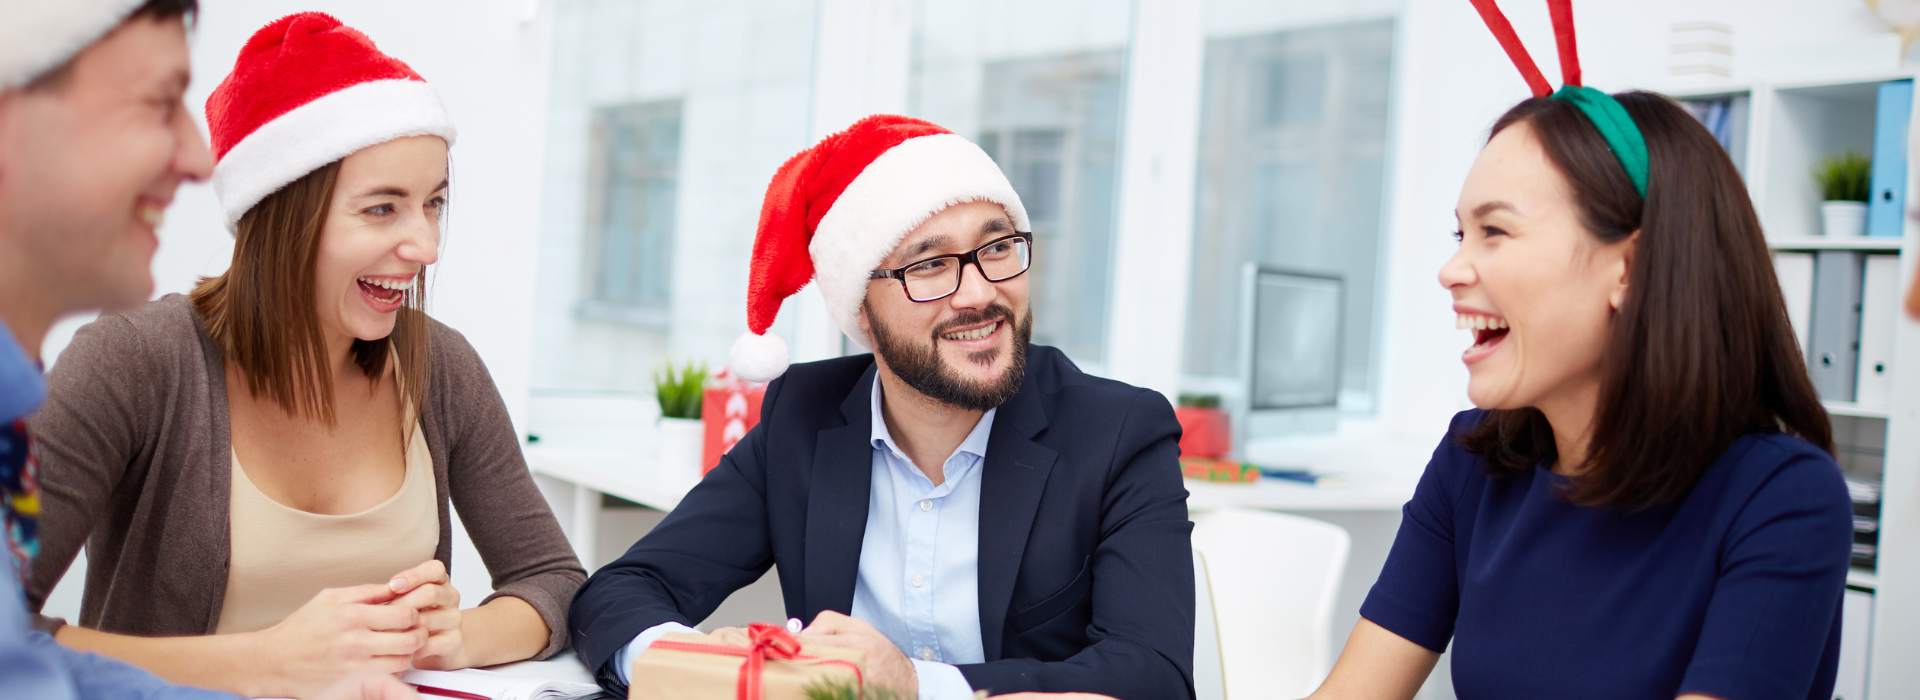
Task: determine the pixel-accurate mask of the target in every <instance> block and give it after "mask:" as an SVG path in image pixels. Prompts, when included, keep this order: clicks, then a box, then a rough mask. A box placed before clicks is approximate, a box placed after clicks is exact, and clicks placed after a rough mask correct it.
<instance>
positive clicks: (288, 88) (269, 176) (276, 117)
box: [207, 12, 454, 233]
mask: <svg viewBox="0 0 1920 700" xmlns="http://www.w3.org/2000/svg"><path fill="white" fill-rule="evenodd" d="M207 128H208V131H209V132H210V134H211V136H212V140H213V157H214V158H215V159H216V160H215V163H214V167H213V190H214V192H215V193H216V194H218V195H219V196H220V208H221V209H222V210H224V213H225V214H226V220H227V231H228V232H229V233H231V232H233V231H235V230H236V229H237V228H238V226H239V224H240V217H241V216H242V215H244V214H246V213H247V210H249V209H252V208H253V206H254V205H256V204H259V203H260V200H262V199H266V198H267V195H270V194H273V193H274V192H277V191H279V190H280V188H282V187H286V186H287V185H289V184H292V183H293V181H294V180H298V179H300V178H302V177H305V176H306V175H307V174H308V173H311V172H313V171H315V170H319V169H320V168H321V167H322V166H325V165H327V164H329V163H332V162H334V161H336V160H340V159H342V158H345V157H347V156H349V155H352V154H353V153H354V152H355V151H358V150H360V149H362V148H366V147H368V146H374V145H378V144H382V143H386V142H388V141H392V140H394V139H400V138H406V137H409V136H438V137H440V138H443V139H446V141H447V145H448V146H452V145H453V137H454V129H453V122H452V120H450V119H448V118H447V110H446V107H444V106H442V105H441V104H440V96H439V95H438V94H437V93H435V92H434V90H433V87H432V86H430V85H428V84H427V81H426V79H425V78H421V77H420V74H419V73H415V72H413V69H412V68H409V67H407V64H405V63H402V62H400V59H397V58H394V57H392V56H388V55H386V54H384V53H381V52H380V49H379V48H378V47H375V46H374V45H373V40H372V39H368V38H367V35H365V34H361V33H360V32H358V31H355V30H354V29H353V28H352V27H349V26H346V25H344V24H341V23H340V20H337V19H334V18H333V17H331V16H329V15H325V14H321V13H319V12H302V13H300V14H296V15H288V16H286V17H282V18H280V19H277V20H274V21H273V23H272V24H268V25H267V26H265V27H261V28H260V31H257V32H254V33H253V38H251V39H248V40H247V45H246V46H245V47H242V48H241V49H240V58H239V59H238V60H236V61H234V64H233V73H232V74H230V75H228V76H227V79H226V80H223V81H221V82H220V87H218V88H215V89H214V91H213V95H211V96H209V97H208V98H207Z"/></svg>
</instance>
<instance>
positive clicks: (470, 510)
mask: <svg viewBox="0 0 1920 700" xmlns="http://www.w3.org/2000/svg"><path fill="white" fill-rule="evenodd" d="M429 323H430V325H431V326H432V329H433V332H432V334H431V337H432V341H431V342H432V344H433V349H432V354H433V358H434V370H433V376H434V380H435V382H436V383H437V384H438V386H429V387H427V391H428V392H431V393H432V395H433V396H432V398H429V399H428V401H429V402H431V403H433V404H435V405H437V406H438V407H439V408H440V414H441V421H442V422H443V424H444V425H445V426H446V428H445V432H446V447H445V449H446V451H447V475H448V479H447V481H448V484H447V493H448V495H449V497H450V498H451V500H452V501H453V507H454V508H455V509H456V510H458V511H459V513H460V522H461V523H463V524H464V525H465V526H466V528H467V535H468V536H469V537H471V538H472V539H473V544H474V547H475V548H476V549H478V550H479V551H480V559H481V561H483V562H484V563H485V564H486V566H487V572H488V573H489V574H491V575H492V578H493V589H494V591H493V595H490V596H487V599H486V600H484V601H481V603H482V604H485V603H486V602H487V601H491V600H493V599H494V598H498V597H500V596H513V597H515V598H519V599H521V600H523V601H526V602H527V604H528V605H531V606H533V609H534V610H535V611H536V612H538V613H540V619H541V620H543V621H545V622H546V623H547V645H546V647H545V648H544V649H541V650H540V653H539V654H537V655H535V656H534V657H533V658H534V659H535V660H538V659H544V658H547V657H549V656H552V655H553V654H554V653H555V652H558V651H560V650H561V649H564V648H566V644H567V639H568V637H567V606H568V605H569V604H571V603H572V602H573V594H574V593H575V592H576V591H578V590H579V589H580V584H581V583H583V582H585V581H586V579H587V574H586V571H585V570H584V569H582V568H581V566H580V561H579V560H578V559H576V558H575V557H574V556H573V549H572V547H571V546H569V545H568V544H567V538H566V535H565V534H563V533H562V532H561V531H560V523H559V521H557V520H555V519H554V517H553V511H552V510H551V509H549V508H548V507H547V501H546V499H545V498H544V497H542V496H541V495H540V489H539V487H537V486H535V485H534V483H533V474H532V473H531V472H529V471H528V470H527V461H526V458H525V456H524V455H523V454H522V453H521V451H520V440H519V438H518V436H516V435H515V434H514V431H513V422H512V420H510V419H509V417H508V416H507V406H506V403H505V402H504V401H502V400H501V398H500V391H499V389H497V388H495V387H494V384H493V377H492V376H491V375H489V374H488V373H487V367H486V364H485V363H483V362H481V360H480V356H479V354H478V353H475V352H474V350H473V346H472V345H469V344H468V343H467V341H466V338H464V337H462V336H461V335H460V333H459V332H457V331H455V330H453V329H451V328H448V327H447V326H445V325H442V324H440V323H438V322H431V321H430V322H429Z"/></svg>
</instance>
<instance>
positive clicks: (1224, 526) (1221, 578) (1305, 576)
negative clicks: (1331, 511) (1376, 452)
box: [1193, 508, 1351, 698]
mask: <svg viewBox="0 0 1920 700" xmlns="http://www.w3.org/2000/svg"><path fill="white" fill-rule="evenodd" d="M1193 522H1194V526H1193V547H1194V549H1196V550H1199V551H1200V552H1201V553H1202V554H1204V555H1205V559H1204V561H1205V562H1206V567H1207V578H1208V580H1209V582H1210V585H1209V586H1208V588H1209V589H1210V590H1211V594H1212V598H1213V601H1212V602H1213V606H1212V607H1214V608H1215V609H1217V610H1218V611H1219V614H1217V615H1215V616H1214V617H1215V624H1216V625H1218V628H1219V645H1220V649H1219V653H1220V658H1221V666H1222V668H1223V672H1222V673H1223V676H1224V678H1225V682H1224V683H1223V687H1224V688H1225V692H1226V695H1227V696H1228V697H1234V698H1302V697H1306V696H1307V695H1308V694H1309V693H1312V692H1313V690H1314V688H1316V687H1318V686H1319V684H1320V682H1321V681H1322V680H1325V679H1326V676H1327V671H1328V670H1330V669H1331V668H1332V667H1333V658H1334V654H1335V650H1334V648H1333V606H1334V600H1335V598H1336V597H1337V596H1338V594H1339V591H1340V579H1341V575H1342V574H1343V573H1344V572H1345V570H1346V566H1347V550H1348V549H1349V547H1350V546H1351V538H1349V537H1348V536H1347V531H1346V530H1345V529H1343V528H1341V527H1339V526H1337V525H1333V524H1330V523H1324V522H1321V521H1318V520H1312V519H1309V518H1302V517H1297V516H1292V515H1282V514H1280V513H1270V512H1264V511H1256V510H1244V509H1239V508H1222V509H1219V510H1213V511H1207V512H1203V513H1199V514H1196V515H1194V516H1193ZM1196 568H1197V567H1196ZM1196 656H1197V654H1196ZM1195 666H1196V668H1197V667H1198V664H1197V663H1196V664H1195ZM1197 675H1198V671H1196V676H1197ZM1202 697H1205V696H1204V695H1203V696H1202Z"/></svg>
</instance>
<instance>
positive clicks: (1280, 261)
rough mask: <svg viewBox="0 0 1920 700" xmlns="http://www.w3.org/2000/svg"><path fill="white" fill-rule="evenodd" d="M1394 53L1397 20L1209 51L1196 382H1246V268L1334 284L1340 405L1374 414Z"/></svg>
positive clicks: (1193, 296)
mask: <svg viewBox="0 0 1920 700" xmlns="http://www.w3.org/2000/svg"><path fill="white" fill-rule="evenodd" d="M1392 50H1393V23H1392V21H1391V20H1380V21H1369V22H1360V23H1351V24H1343V25H1335V26H1329V27H1318V28H1313V29H1301V30H1291V31H1283V32H1275V33H1269V34H1261V35H1256V36H1244V37H1231V38H1218V39H1212V40H1209V41H1208V42H1207V48H1206V67H1205V74H1204V81H1205V82H1204V84H1203V86H1202V98H1201V99H1202V108H1201V126H1200V160H1199V174H1198V183H1197V185H1198V188H1199V189H1198V191H1197V197H1196V205H1195V206H1196V210H1197V211H1196V212H1195V228H1194V241H1193V245H1194V251H1193V275H1192V280H1191V283H1190V284H1191V287H1190V295H1189V302H1188V305H1189V307H1188V317H1187V330H1186V338H1187V340H1186V348H1185V354H1184V357H1185V360H1184V362H1185V365H1186V368H1185V369H1186V372H1187V374H1188V375H1189V376H1190V377H1194V378H1201V379H1225V378H1233V377H1237V376H1238V375H1239V373H1240V372H1241V369H1240V362H1241V358H1240V353H1241V349H1242V347H1243V346H1242V342H1241V340H1242V338H1241V334H1242V332H1243V329H1242V328H1241V327H1240V326H1241V324H1242V313H1241V310H1240V305H1241V295H1242V281H1243V275H1244V270H1245V267H1246V265H1247V264H1248V263H1250V262H1253V263H1258V264H1260V265H1264V266H1270V267H1274V268H1278V269H1283V270H1291V271H1296V272H1302V273H1309V274H1325V275H1334V276H1338V277H1339V278H1340V279H1341V280H1342V281H1343V282H1344V288H1345V290H1346V293H1345V298H1344V301H1343V304H1344V306H1345V308H1344V309H1343V311H1342V318H1341V320H1342V323H1341V324H1340V326H1339V329H1338V331H1337V332H1339V333H1341V335H1342V337H1341V338H1340V341H1341V342H1340V344H1339V347H1340V348H1341V355H1342V358H1341V365H1340V366H1341V369H1340V387H1341V391H1340V393H1341V406H1342V407H1343V408H1345V409H1347V410H1371V407H1372V397H1373V388H1374V386H1373V384H1374V380H1373V378H1374V369H1373V363H1374V354H1375V353H1374V343H1373V338H1374V335H1375V322H1374V316H1375V308H1376V302H1375V298H1376V292H1377V288H1378V283H1377V274H1376V273H1377V268H1378V265H1379V247H1380V235H1381V204H1382V199H1383V189H1384V187H1385V161H1386V139H1387V102H1388V95H1389V90H1390V85H1389V84H1388V83H1389V80H1390V77H1391V70H1390V63H1391V59H1392ZM1327 332H1329V333H1332V332H1336V330H1335V329H1334V328H1328V329H1327Z"/></svg>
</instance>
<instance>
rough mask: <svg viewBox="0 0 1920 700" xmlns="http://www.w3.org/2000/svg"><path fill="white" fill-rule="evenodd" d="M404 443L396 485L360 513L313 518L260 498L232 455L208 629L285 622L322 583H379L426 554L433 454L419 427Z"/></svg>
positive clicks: (434, 521)
mask: <svg viewBox="0 0 1920 700" xmlns="http://www.w3.org/2000/svg"><path fill="white" fill-rule="evenodd" d="M408 418H409V421H410V422H411V424H412V426H413V429H412V430H409V431H407V432H409V433H411V434H412V437H411V438H410V439H409V440H408V441H407V449H406V462H407V475H406V477H405V478H404V479H403V480H402V481H401V483H400V490H399V491H397V492H395V493H394V494H393V495H392V496H390V497H388V498H387V500H385V501H382V502H381V503H380V504H379V505H376V506H374V507H372V508H368V509H367V510H364V511H361V512H358V513H353V514H350V515H320V514H318V513H309V512H306V511H303V510H298V509H295V508H290V507H288V506H285V505H282V504H281V503H280V502H278V501H275V500H273V499H272V498H268V497H267V495H266V494H264V493H261V492H260V489H259V488H258V487H256V486H254V485H253V481H252V480H251V479H248V478H247V472H246V470H244V469H241V468H240V458H239V457H234V459H233V488H232V496H231V501H232V506H231V510H232V513H231V519H230V523H231V528H232V535H231V536H232V540H233V554H232V558H231V559H230V560H229V561H228V564H227V595H226V599H225V600H224V601H223V602H222V603H221V605H220V624H219V625H218V626H216V627H215V628H214V634H229V633H234V632H252V631H255V630H261V629H266V628H268V627H272V626H273V625H275V624H278V623H279V622H280V621H281V620H284V619H286V617H287V616H288V615H291V614H293V611H295V610H298V609H299V608H300V606H301V605H304V604H306V602H307V601H309V600H312V599H313V596H314V594H316V593H319V592H320V589H323V588H340V587H344V586H358V585H361V584H367V583H386V582H387V580H388V579H390V578H393V575H394V574H397V573H400V572H402V571H405V570H407V569H410V568H413V567H414V566H418V565H419V564H420V563H421V562H424V561H426V560H428V559H432V558H433V555H434V551H435V550H436V549H437V548H438V547H439V545H440V511H439V503H438V502H437V501H436V499H437V498H438V495H437V494H436V492H435V489H434V476H433V458H432V456H431V455H429V454H428V452H427V439H426V437H425V436H424V435H422V433H421V430H420V424H419V422H418V420H417V419H413V417H412V415H411V412H409V416H408Z"/></svg>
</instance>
